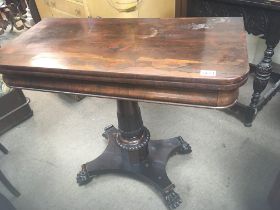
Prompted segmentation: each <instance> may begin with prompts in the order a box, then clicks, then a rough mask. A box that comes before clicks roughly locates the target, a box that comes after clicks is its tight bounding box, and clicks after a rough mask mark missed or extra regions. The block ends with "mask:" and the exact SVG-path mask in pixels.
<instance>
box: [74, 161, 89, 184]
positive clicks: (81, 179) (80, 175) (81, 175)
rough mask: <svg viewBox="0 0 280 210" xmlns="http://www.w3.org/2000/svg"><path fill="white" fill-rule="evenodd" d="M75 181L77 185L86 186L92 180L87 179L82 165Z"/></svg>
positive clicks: (87, 176)
mask: <svg viewBox="0 0 280 210" xmlns="http://www.w3.org/2000/svg"><path fill="white" fill-rule="evenodd" d="M76 179H77V183H78V184H79V185H84V184H87V183H89V182H90V181H91V180H92V178H90V177H89V175H88V173H87V170H86V167H85V166H84V165H83V166H82V170H81V171H80V172H79V173H78V174H77V178H76Z"/></svg>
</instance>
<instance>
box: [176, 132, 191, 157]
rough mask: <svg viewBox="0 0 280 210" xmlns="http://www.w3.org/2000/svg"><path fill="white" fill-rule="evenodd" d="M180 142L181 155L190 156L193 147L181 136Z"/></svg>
mask: <svg viewBox="0 0 280 210" xmlns="http://www.w3.org/2000/svg"><path fill="white" fill-rule="evenodd" d="M178 140H179V142H180V143H181V147H180V149H179V153H181V154H189V153H191V152H192V148H191V146H190V145H189V144H188V143H187V142H185V140H184V139H183V138H182V137H181V136H179V137H178Z"/></svg>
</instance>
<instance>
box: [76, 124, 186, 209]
mask: <svg viewBox="0 0 280 210" xmlns="http://www.w3.org/2000/svg"><path fill="white" fill-rule="evenodd" d="M117 135H118V130H117V129H116V128H115V127H113V126H109V127H107V128H106V129H105V133H104V134H103V136H104V137H105V138H107V139H108V140H109V143H108V146H107V148H106V149H105V151H104V152H103V154H101V155H100V156H99V157H98V158H97V159H95V160H93V161H91V162H88V163H86V164H84V165H82V170H81V172H79V173H78V175H77V182H78V183H79V184H80V185H83V184H86V183H88V182H89V181H91V179H92V178H93V177H94V176H95V175H100V174H105V173H112V172H114V173H115V172H116V173H124V174H130V175H133V176H135V177H136V178H138V179H140V180H144V181H147V182H149V183H151V184H152V185H154V186H155V187H156V188H157V189H158V190H159V191H160V192H161V194H162V196H163V199H164V201H165V202H166V205H167V206H168V208H170V209H174V208H176V207H178V206H179V205H180V203H181V202H182V200H181V198H180V196H179V195H178V194H177V193H176V192H175V191H174V188H175V185H174V184H172V182H171V181H170V180H169V178H168V176H167V174H166V170H165V166H166V164H167V161H168V158H169V157H170V156H171V155H172V154H175V153H179V154H188V153H190V152H191V147H190V145H189V144H188V143H186V142H185V141H184V140H183V139H182V137H180V136H179V137H175V138H171V139H167V140H156V141H149V143H148V152H147V156H146V157H145V158H144V159H143V158H140V157H141V155H139V156H137V154H136V152H139V151H127V150H124V149H123V148H121V147H120V146H119V145H118V144H117V142H116V137H117ZM137 157H139V159H137Z"/></svg>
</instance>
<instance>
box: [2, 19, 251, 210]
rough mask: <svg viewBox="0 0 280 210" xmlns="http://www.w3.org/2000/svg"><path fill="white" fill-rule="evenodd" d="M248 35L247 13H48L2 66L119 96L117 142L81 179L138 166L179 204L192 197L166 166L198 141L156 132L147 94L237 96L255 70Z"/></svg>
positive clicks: (12, 79) (219, 102) (47, 81)
mask: <svg viewBox="0 0 280 210" xmlns="http://www.w3.org/2000/svg"><path fill="white" fill-rule="evenodd" d="M245 38H246V37H245V32H244V27H243V22H242V19H241V18H226V19H225V18H184V19H48V20H43V21H42V22H40V23H38V24H37V25H36V26H35V27H33V28H32V29H30V30H29V31H27V32H26V33H24V34H23V35H22V36H20V37H18V38H17V39H15V40H14V41H13V42H11V43H10V44H9V45H8V46H7V47H6V48H5V49H3V50H2V51H1V52H0V72H1V73H3V74H4V80H5V82H7V84H8V85H10V86H13V87H19V88H27V89H35V90H42V91H54V92H66V93H77V94H85V95H90V96H98V97H111V98H116V99H118V100H117V107H118V111H117V116H118V129H116V128H115V127H114V126H109V127H107V128H105V133H104V134H103V136H104V137H105V138H107V139H108V140H109V144H108V146H107V148H106V149H105V151H104V153H102V154H101V155H100V156H99V157H98V158H97V159H95V160H93V161H90V162H88V163H86V164H83V165H82V170H81V171H80V172H79V173H78V174H77V182H78V183H79V184H81V185H82V184H86V183H88V182H89V181H90V180H91V179H92V178H93V177H94V176H95V175H99V174H104V173H111V172H119V173H126V174H130V175H134V176H136V177H138V178H140V179H143V180H145V181H148V182H149V183H151V184H153V185H154V186H155V187H156V188H157V189H158V190H159V191H160V192H161V194H162V196H163V200H164V201H165V202H166V205H167V206H168V207H169V208H170V209H172V208H176V207H177V206H179V204H180V203H181V202H182V201H181V198H180V196H179V195H178V194H177V193H176V192H175V191H174V188H175V185H174V184H172V182H171V181H170V180H169V178H168V176H167V173H166V171H165V166H166V163H167V160H168V158H169V157H170V156H171V155H172V154H174V153H181V154H188V153H190V152H191V147H190V146H189V144H188V143H186V142H185V141H184V140H183V138H182V137H180V136H179V137H175V138H171V139H167V140H158V141H150V133H149V130H148V129H147V128H146V127H145V126H144V124H143V121H142V117H141V112H140V108H139V106H138V101H153V102H160V103H172V104H183V105H193V106H207V107H215V108H217V107H227V106H230V105H232V104H234V103H235V101H236V99H237V97H238V89H239V87H240V86H241V85H243V84H244V83H245V82H246V80H247V76H248V70H249V66H248V58H247V50H246V40H245ZM12 58H13V59H12ZM15 59H16V60H17V62H16V63H15V62H13V61H14V60H15ZM123 99H125V100H123Z"/></svg>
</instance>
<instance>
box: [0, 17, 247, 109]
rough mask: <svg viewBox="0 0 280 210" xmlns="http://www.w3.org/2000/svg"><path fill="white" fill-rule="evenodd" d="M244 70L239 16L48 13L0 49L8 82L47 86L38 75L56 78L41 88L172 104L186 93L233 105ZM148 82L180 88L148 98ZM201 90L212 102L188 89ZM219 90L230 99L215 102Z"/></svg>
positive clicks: (157, 87)
mask: <svg viewBox="0 0 280 210" xmlns="http://www.w3.org/2000/svg"><path fill="white" fill-rule="evenodd" d="M248 70H249V66H248V56H247V49H246V33H245V32H244V26H243V20H242V18H182V19H181V18H180V19H175V18H172V19H92V18H89V19H46V20H43V21H42V22H40V23H38V24H37V25H35V26H34V27H33V28H31V29H30V30H28V31H27V32H25V33H24V34H22V35H21V36H19V37H18V38H16V39H15V40H13V41H12V42H11V43H9V44H8V45H6V46H5V48H3V49H1V51H0V72H2V73H3V74H4V75H5V77H4V78H5V79H6V82H7V83H8V85H12V86H21V87H26V88H28V87H31V86H32V88H36V89H44V88H43V87H40V86H44V85H43V84H41V85H40V84H37V83H38V82H36V81H35V80H38V81H39V80H40V81H44V82H45V83H48V84H49V85H50V84H51V83H52V81H55V82H53V83H55V85H53V86H52V85H50V87H48V88H47V87H45V89H46V90H52V89H56V91H59V90H61V91H65V87H64V88H63V87H61V86H63V85H62V84H64V83H67V84H69V85H70V88H68V90H67V92H73V93H86V94H88V93H89V92H90V94H93V95H95V94H97V93H98V94H99V95H105V96H108V97H109V96H111V97H122V96H123V97H124V96H125V98H133V99H135V98H136V99H139V100H151V101H159V102H170V103H178V102H177V101H178V100H179V98H182V92H184V93H183V95H184V96H186V95H188V97H187V98H191V97H192V96H193V97H194V98H193V99H192V100H189V99H187V100H181V99H180V100H179V101H181V102H180V103H183V104H188V103H190V102H191V104H193V105H206V106H227V105H230V104H232V103H233V102H234V101H235V100H236V98H237V94H236V92H238V88H239V87H240V86H241V85H242V84H244V83H245V81H246V79H247V74H248ZM31 79H32V80H31ZM13 80H14V82H13ZM20 80H21V82H20ZM59 81H60V82H61V85H60V84H59ZM17 83H18V84H21V85H17ZM32 83H34V84H32ZM35 83H36V85H35ZM71 83H73V84H74V83H75V84H82V83H84V84H88V85H89V86H91V87H92V86H93V85H97V86H100V85H101V84H102V85H103V86H106V87H111V88H113V90H114V89H115V90H116V89H117V87H119V88H124V87H127V86H130V89H129V91H128V92H129V94H119V93H117V92H118V91H116V92H114V91H113V90H112V91H105V89H106V88H105V89H104V88H103V89H102V90H101V89H100V90H99V91H96V89H95V88H93V89H92V90H91V91H89V89H90V88H89V87H88V88H87V90H85V89H84V90H83V89H81V88H80V87H79V88H78V85H77V86H75V88H74V86H72V87H71ZM45 86H48V85H45ZM147 88H148V89H149V90H152V91H155V92H160V91H161V90H163V89H164V90H165V91H163V92H164V93H165V94H167V92H169V93H171V92H174V93H175V92H176V91H177V93H179V92H180V94H177V96H173V97H171V98H169V97H167V95H166V99H164V100H163V99H162V98H164V94H163V95H162V96H157V94H155V95H154V94H152V95H154V96H151V95H150V96H149V97H148V96H147V94H145V91H144V89H145V90H146V89H147ZM136 89H142V93H141V94H140V93H139V92H136V91H134V90H136ZM127 90H128V89H127ZM204 90H205V93H204V94H203V95H204V96H205V97H206V96H207V93H208V92H209V91H210V92H211V91H212V93H216V94H217V95H215V97H214V98H215V99H214V100H215V103H213V102H209V103H207V102H206V101H205V102H201V101H200V100H198V101H197V103H196V102H195V101H196V99H195V95H196V94H192V93H194V92H196V93H203V91H204ZM223 91H225V92H227V93H229V92H231V93H234V94H232V98H231V100H227V104H225V103H224V104H219V101H223V100H222V98H220V99H219V97H218V93H219V92H223ZM109 92H110V94H108V93H109ZM175 95H176V94H175ZM220 95H221V94H220ZM222 95H223V94H222ZM183 98H184V97H183ZM207 98H209V97H207ZM212 100H213V99H212Z"/></svg>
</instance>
